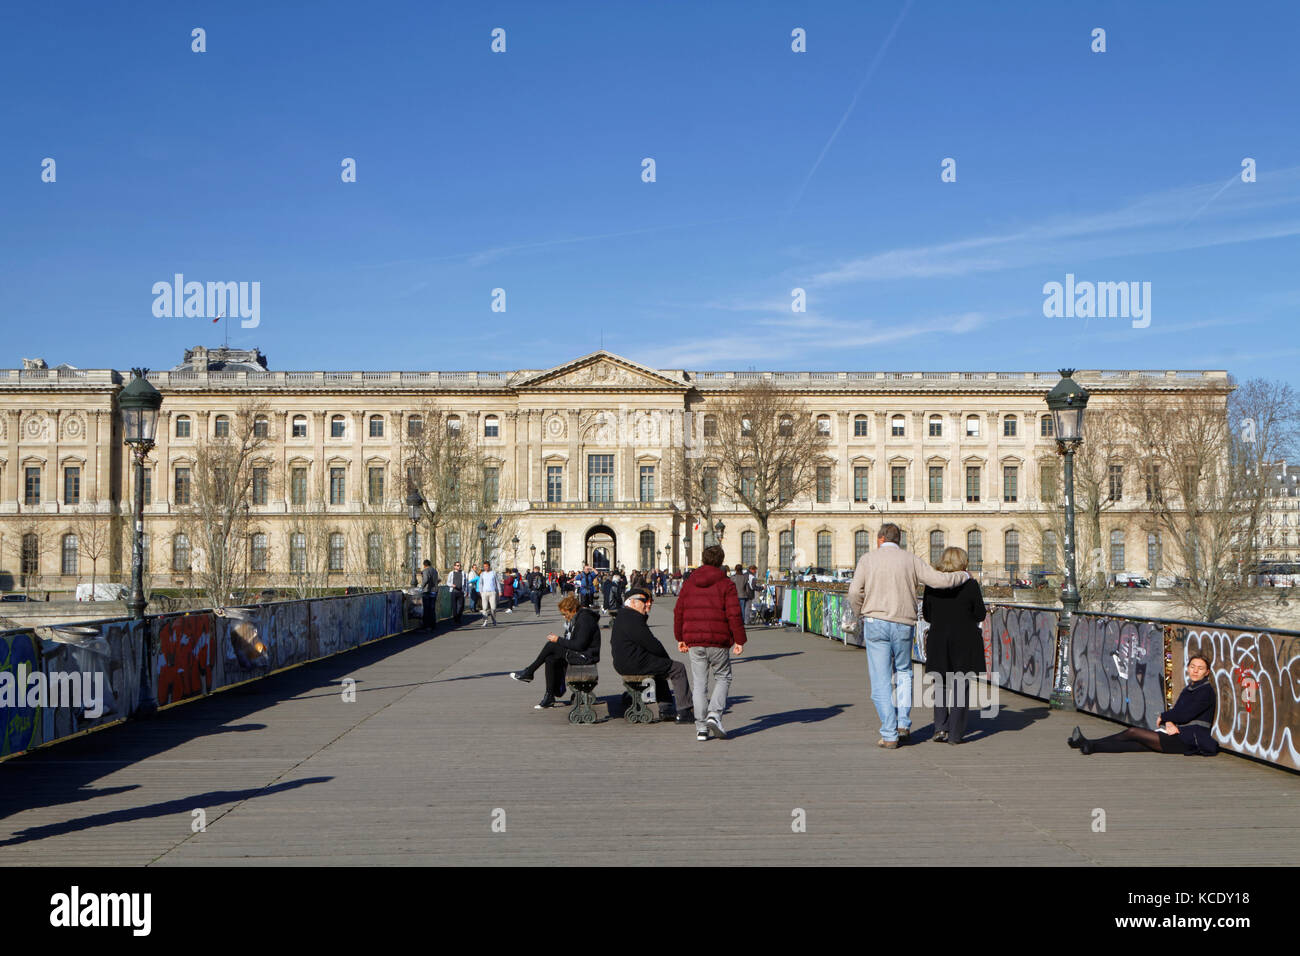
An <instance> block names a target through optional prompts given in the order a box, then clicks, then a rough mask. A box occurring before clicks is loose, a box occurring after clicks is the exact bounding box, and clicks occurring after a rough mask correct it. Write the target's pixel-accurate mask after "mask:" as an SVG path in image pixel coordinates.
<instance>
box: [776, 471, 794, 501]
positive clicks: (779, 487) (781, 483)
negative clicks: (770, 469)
mask: <svg viewBox="0 0 1300 956" xmlns="http://www.w3.org/2000/svg"><path fill="white" fill-rule="evenodd" d="M776 496H777V501H779V502H780V503H781V504H785V503H786V502H787V501H789V500H790V499H791V498H793V497H794V469H793V468H791V467H785V468H782V469H781V471H780V473H779V474H778V475H777V478H776Z"/></svg>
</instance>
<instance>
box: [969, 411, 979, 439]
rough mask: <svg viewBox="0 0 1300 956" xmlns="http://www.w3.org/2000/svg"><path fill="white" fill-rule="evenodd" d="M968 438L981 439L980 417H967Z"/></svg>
mask: <svg viewBox="0 0 1300 956" xmlns="http://www.w3.org/2000/svg"><path fill="white" fill-rule="evenodd" d="M966 437H967V438H979V437H980V420H979V417H978V416H976V415H968V416H967V417H966Z"/></svg>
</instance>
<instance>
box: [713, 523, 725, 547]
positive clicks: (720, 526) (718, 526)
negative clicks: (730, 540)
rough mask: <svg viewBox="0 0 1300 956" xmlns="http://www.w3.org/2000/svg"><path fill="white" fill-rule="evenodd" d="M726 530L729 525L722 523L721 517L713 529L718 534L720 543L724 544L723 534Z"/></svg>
mask: <svg viewBox="0 0 1300 956" xmlns="http://www.w3.org/2000/svg"><path fill="white" fill-rule="evenodd" d="M726 530H727V526H726V525H725V524H723V523H722V521H721V519H719V521H718V523H717V524H715V525H714V526H713V531H714V533H715V534H716V535H717V536H718V537H717V540H718V544H722V535H723V532H725V531H726Z"/></svg>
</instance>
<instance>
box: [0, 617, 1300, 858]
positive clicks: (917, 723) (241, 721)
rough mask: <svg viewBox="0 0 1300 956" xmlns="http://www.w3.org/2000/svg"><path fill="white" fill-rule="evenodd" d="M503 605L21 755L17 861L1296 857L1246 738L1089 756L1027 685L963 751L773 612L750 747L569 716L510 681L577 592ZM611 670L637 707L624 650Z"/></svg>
mask: <svg viewBox="0 0 1300 956" xmlns="http://www.w3.org/2000/svg"><path fill="white" fill-rule="evenodd" d="M671 612H672V602H671V599H667V600H660V601H659V602H658V603H657V604H656V606H655V608H654V611H653V614H652V617H651V625H652V627H653V628H654V629H655V631H656V632H657V633H658V634H659V636H660V637H661V639H665V644H666V645H668V646H669V647H670V648H671V647H672V644H671V636H670V635H671V623H672V618H671ZM501 621H502V625H501V626H499V627H496V628H480V627H478V621H477V619H476V618H473V617H468V618H467V625H466V626H464V627H462V628H461V629H459V630H447V629H445V628H444V629H441V630H439V632H438V633H437V635H436V636H435V637H432V638H431V637H430V636H429V634H428V633H427V632H416V633H414V634H412V635H406V636H402V637H398V638H393V639H390V640H387V641H383V642H379V643H377V644H373V645H370V646H368V647H364V648H361V649H359V650H356V651H352V652H350V653H347V654H344V655H340V656H338V657H335V658H331V659H329V660H325V661H320V662H317V663H314V664H310V665H307V666H304V667H301V668H298V669H296V670H294V671H290V672H286V673H283V674H279V675H276V676H274V677H271V678H268V679H265V680H262V681H260V682H256V683H254V684H250V685H246V686H244V687H240V688H235V689H232V690H230V691H228V692H225V693H221V694H217V695H215V696H213V697H212V698H209V699H206V700H203V701H198V702H195V703H191V704H187V705H183V706H180V707H177V708H173V709H170V710H168V711H165V712H164V713H162V714H161V715H159V716H158V717H157V718H156V719H155V720H153V721H150V722H140V723H130V724H125V725H121V726H118V727H115V728H112V729H109V730H107V731H103V732H100V733H97V734H91V735H88V736H86V737H83V738H79V739H76V740H72V741H69V742H67V743H64V744H61V745H58V746H55V747H52V748H50V749H48V750H45V751H37V752H35V753H32V754H28V755H24V756H22V757H19V758H17V759H14V760H10V761H7V762H5V763H3V764H0V865H10V866H13V865H50V864H59V865H97V864H125V865H167V864H182V865H227V864H239V865H249V864H303V865H327V864H375V863H378V864H499V863H506V864H556V863H571V862H583V861H590V862H595V863H646V864H653V863H668V864H992V865H1026V866H1034V865H1042V864H1054V865H1177V864H1205V865H1217V866H1222V865H1232V866H1258V865H1269V864H1294V863H1295V861H1296V860H1297V859H1300V777H1297V775H1295V774H1291V773H1288V772H1285V771H1282V770H1277V769H1274V768H1271V767H1268V766H1264V765H1260V764H1256V763H1253V762H1250V761H1247V760H1244V759H1241V758H1237V757H1234V756H1230V755H1221V756H1219V757H1216V758H1214V759H1208V760H1207V759H1204V758H1191V757H1164V756H1158V755H1155V754H1122V755H1098V756H1093V757H1083V756H1081V755H1080V754H1077V753H1075V752H1074V751H1072V750H1069V749H1067V748H1066V746H1065V738H1066V736H1067V735H1068V734H1069V731H1070V729H1071V727H1072V726H1073V724H1074V723H1075V719H1074V718H1072V717H1066V716H1061V715H1050V714H1049V713H1048V710H1047V708H1046V706H1045V705H1044V704H1042V703H1040V702H1038V701H1033V700H1029V699H1026V698H1021V697H1017V696H1016V695H1014V694H1009V693H1008V694H1003V695H1002V701H1001V703H1002V710H1001V713H1000V714H999V716H998V718H997V719H996V720H995V721H975V722H974V725H973V728H972V734H971V737H972V738H973V739H971V740H970V741H969V742H968V743H967V744H965V745H963V746H961V747H950V746H943V745H939V744H934V743H930V742H929V741H928V738H929V736H930V731H929V721H930V713H929V711H927V710H918V711H914V725H913V730H914V734H913V739H914V740H915V741H916V742H915V743H913V744H911V745H909V746H906V747H901V748H899V749H898V750H897V751H885V750H881V749H879V748H877V747H876V746H875V741H876V739H877V737H878V732H877V731H878V725H877V722H876V716H875V711H874V708H873V707H872V705H871V702H870V699H869V696H868V689H867V668H866V662H865V660H864V657H863V653H862V651H861V650H858V649H855V648H845V647H843V646H840V645H838V644H835V643H833V642H831V641H828V640H825V639H824V638H819V637H815V636H812V635H802V634H798V633H795V632H792V631H790V630H784V631H780V630H776V629H770V630H769V629H763V628H756V629H752V630H751V631H750V644H749V647H748V649H747V652H746V654H745V655H744V656H742V657H740V658H738V659H736V663H735V670H734V675H735V676H734V682H733V684H732V693H733V702H732V708H731V710H730V712H729V713H728V714H727V716H726V718H725V721H724V722H725V725H726V726H727V728H728V729H729V731H731V733H732V738H731V739H730V740H727V741H716V740H711V741H709V742H707V743H700V742H697V741H696V740H695V734H694V730H693V728H692V727H689V726H676V725H651V726H634V725H629V724H627V723H625V722H624V721H622V720H611V721H609V722H607V723H604V724H599V725H594V726H571V725H570V724H569V723H568V721H567V719H566V715H567V710H566V709H565V708H558V709H554V710H549V711H538V710H534V709H533V706H532V705H533V704H534V703H535V702H536V700H537V698H538V697H540V695H541V690H542V681H541V680H540V679H539V680H537V681H535V682H534V683H533V684H530V685H523V684H519V683H517V682H515V681H512V680H510V679H509V678H508V677H507V676H506V675H507V673H508V672H509V671H511V670H514V669H518V668H520V667H523V666H524V665H525V664H526V663H527V662H528V661H529V660H530V659H531V658H532V656H533V655H534V654H535V653H536V651H537V649H538V647H539V646H540V644H541V641H542V640H543V639H544V637H545V635H546V633H547V632H548V631H550V630H554V629H555V628H556V627H557V625H558V622H559V616H558V614H557V612H556V610H555V605H554V600H553V599H552V598H547V600H546V602H545V606H544V611H543V614H542V617H541V618H540V619H537V618H535V617H534V615H533V611H532V608H531V606H528V607H524V608H520V609H519V610H516V611H515V613H514V614H511V615H503V616H501ZM608 633H609V632H608V630H607V629H606V630H604V631H603V634H604V640H605V648H606V655H605V656H606V658H608V656H609V655H608ZM674 653H676V652H675V651H674ZM600 673H601V684H600V686H599V687H598V688H597V693H598V694H599V695H601V696H602V697H604V698H606V699H608V700H610V701H611V703H613V704H614V710H615V711H617V710H618V706H617V698H618V696H619V694H620V693H621V683H620V682H619V681H618V679H617V677H616V675H615V674H614V673H613V668H612V666H611V665H610V664H609V663H608V660H606V661H605V662H602V664H601V665H600ZM346 677H350V678H353V679H354V680H355V681H356V690H357V693H356V700H355V702H351V703H348V702H344V701H343V699H342V695H341V693H340V681H341V680H342V679H343V678H346ZM539 678H540V675H539ZM1077 722H1078V723H1079V724H1081V725H1082V726H1083V728H1084V732H1085V733H1087V734H1089V736H1095V735H1101V734H1104V733H1110V732H1113V731H1114V730H1115V729H1118V728H1116V727H1115V725H1112V724H1109V723H1107V722H1105V721H1102V720H1098V719H1095V718H1090V717H1086V716H1082V715H1081V716H1079V717H1078V718H1077ZM1097 808H1100V809H1101V810H1104V811H1105V815H1106V829H1105V832H1094V830H1093V827H1092V824H1093V820H1094V809H1097ZM195 810H202V811H203V813H204V815H205V817H206V821H205V828H204V829H203V830H202V831H201V832H196V830H195V828H194V826H195V822H196V817H195V815H194V813H193V811H195ZM796 810H802V811H803V814H804V816H805V818H806V832H793V829H792V826H791V824H792V820H793V819H794V813H795V811H796ZM502 819H503V820H504V832H497V829H500V826H499V825H498V827H497V828H496V829H494V827H493V822H494V820H497V821H501V820H502Z"/></svg>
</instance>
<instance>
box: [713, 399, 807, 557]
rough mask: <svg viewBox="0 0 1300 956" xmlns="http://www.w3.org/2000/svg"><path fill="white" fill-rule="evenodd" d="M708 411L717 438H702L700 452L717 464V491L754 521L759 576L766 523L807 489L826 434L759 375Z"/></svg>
mask: <svg viewBox="0 0 1300 956" xmlns="http://www.w3.org/2000/svg"><path fill="white" fill-rule="evenodd" d="M712 414H715V415H716V418H717V433H716V436H717V437H715V438H706V439H705V443H704V451H705V454H706V456H708V457H711V458H713V459H715V460H716V461H717V463H718V480H719V483H720V486H721V490H722V493H723V494H724V495H725V496H726V497H728V498H729V499H731V500H732V501H733V502H735V503H736V504H737V505H738V506H740V507H741V508H743V509H745V510H746V511H748V512H749V513H750V514H751V515H752V516H753V518H754V520H755V522H756V523H757V524H758V577H759V580H765V579H766V576H767V564H768V549H769V542H770V536H771V532H770V530H769V526H768V523H769V521H770V520H771V518H772V516H773V515H774V514H776V513H778V512H779V511H781V510H782V509H783V508H785V507H787V506H788V505H790V504H791V503H793V502H794V500H795V499H797V498H800V497H803V496H805V495H808V494H809V493H810V492H811V491H812V490H813V488H814V487H815V485H816V482H817V468H816V463H817V460H818V458H819V457H820V456H821V455H822V453H823V452H824V451H825V449H826V448H827V446H828V445H829V437H828V436H827V435H826V434H824V433H823V432H822V431H821V430H820V429H819V428H818V425H817V421H816V420H815V419H814V418H813V416H812V413H811V412H810V411H809V410H808V409H807V407H806V406H805V405H804V404H803V403H802V402H801V401H799V400H798V399H795V398H794V397H792V396H791V395H790V394H789V393H788V392H785V391H783V390H781V389H779V388H777V387H776V386H775V385H773V384H772V383H771V382H769V381H767V380H765V379H759V380H758V381H755V382H753V383H749V384H745V385H743V386H741V387H739V388H736V389H735V390H733V391H731V392H730V393H728V394H726V395H724V396H723V397H722V398H721V400H720V401H719V402H718V403H717V405H716V412H713V413H712Z"/></svg>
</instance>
